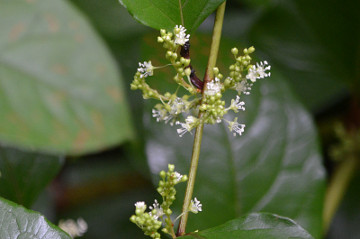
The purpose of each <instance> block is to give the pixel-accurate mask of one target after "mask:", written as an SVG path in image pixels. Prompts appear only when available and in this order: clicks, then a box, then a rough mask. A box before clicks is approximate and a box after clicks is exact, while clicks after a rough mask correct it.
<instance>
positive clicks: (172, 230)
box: [167, 216, 176, 239]
mask: <svg viewBox="0 0 360 239" xmlns="http://www.w3.org/2000/svg"><path fill="white" fill-rule="evenodd" d="M167 218H168V221H169V222H171V218H170V216H167ZM169 228H170V234H171V238H172V239H175V238H176V235H175V231H174V227H173V226H170V227H169Z"/></svg>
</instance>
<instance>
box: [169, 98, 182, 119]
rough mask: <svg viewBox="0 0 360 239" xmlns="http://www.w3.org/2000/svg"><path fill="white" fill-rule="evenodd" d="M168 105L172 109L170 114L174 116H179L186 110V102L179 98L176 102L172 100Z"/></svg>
mask: <svg viewBox="0 0 360 239" xmlns="http://www.w3.org/2000/svg"><path fill="white" fill-rule="evenodd" d="M168 104H169V105H170V107H171V111H170V114H172V115H178V114H180V113H182V112H184V110H185V104H184V101H183V100H182V99H181V98H179V97H176V98H175V100H174V101H172V100H170V101H169V103H168Z"/></svg>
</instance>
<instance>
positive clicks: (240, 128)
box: [226, 118, 245, 136]
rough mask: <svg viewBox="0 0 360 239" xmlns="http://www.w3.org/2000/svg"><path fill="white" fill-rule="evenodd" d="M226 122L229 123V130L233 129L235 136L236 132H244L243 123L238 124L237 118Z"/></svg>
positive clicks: (240, 133)
mask: <svg viewBox="0 0 360 239" xmlns="http://www.w3.org/2000/svg"><path fill="white" fill-rule="evenodd" d="M226 121H227V120H226ZM227 123H228V124H229V130H230V132H233V131H234V133H233V134H234V136H236V134H239V135H242V133H243V132H244V129H245V124H239V123H238V122H237V118H235V119H234V121H227Z"/></svg>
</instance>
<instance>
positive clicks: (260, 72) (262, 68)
mask: <svg viewBox="0 0 360 239" xmlns="http://www.w3.org/2000/svg"><path fill="white" fill-rule="evenodd" d="M270 69H271V66H270V65H268V63H267V61H264V62H260V64H259V63H256V66H255V65H253V66H252V67H251V68H250V69H249V72H248V74H247V75H246V79H248V80H251V81H252V82H255V81H256V79H261V78H265V77H268V76H270V74H271V73H270V72H268V73H267V72H266V71H267V70H270Z"/></svg>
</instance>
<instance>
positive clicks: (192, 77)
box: [190, 65, 204, 90]
mask: <svg viewBox="0 0 360 239" xmlns="http://www.w3.org/2000/svg"><path fill="white" fill-rule="evenodd" d="M190 69H191V74H190V81H191V83H192V84H193V85H194V86H195V87H196V88H198V89H199V90H202V89H203V88H204V82H203V81H202V80H200V79H199V78H198V77H197V76H196V74H195V70H194V69H193V68H192V67H191V65H190Z"/></svg>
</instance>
